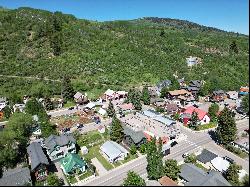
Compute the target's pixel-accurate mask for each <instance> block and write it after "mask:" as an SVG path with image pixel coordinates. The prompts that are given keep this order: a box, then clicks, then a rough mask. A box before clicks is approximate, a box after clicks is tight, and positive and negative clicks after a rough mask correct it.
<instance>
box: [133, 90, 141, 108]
mask: <svg viewBox="0 0 250 187" xmlns="http://www.w3.org/2000/svg"><path fill="white" fill-rule="evenodd" d="M132 104H133V105H134V107H135V109H136V110H141V108H142V105H141V96H140V94H139V93H138V92H135V94H134V98H132Z"/></svg>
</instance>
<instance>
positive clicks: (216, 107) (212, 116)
mask: <svg viewBox="0 0 250 187" xmlns="http://www.w3.org/2000/svg"><path fill="white" fill-rule="evenodd" d="M218 111H219V105H218V104H216V103H213V104H211V106H210V107H209V108H208V115H209V117H210V119H211V121H212V122H215V121H217V113H218Z"/></svg>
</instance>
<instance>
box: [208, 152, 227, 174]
mask: <svg viewBox="0 0 250 187" xmlns="http://www.w3.org/2000/svg"><path fill="white" fill-rule="evenodd" d="M211 164H212V166H213V167H214V169H216V170H217V171H219V172H221V173H224V172H225V171H227V169H228V167H229V166H230V162H228V161H227V160H226V159H224V158H222V157H219V156H217V157H216V158H214V159H213V160H211Z"/></svg>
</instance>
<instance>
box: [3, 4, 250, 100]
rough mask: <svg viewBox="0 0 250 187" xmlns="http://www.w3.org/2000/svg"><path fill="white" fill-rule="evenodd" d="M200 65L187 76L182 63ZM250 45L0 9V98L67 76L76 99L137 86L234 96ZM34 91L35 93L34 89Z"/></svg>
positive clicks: (140, 24)
mask: <svg viewBox="0 0 250 187" xmlns="http://www.w3.org/2000/svg"><path fill="white" fill-rule="evenodd" d="M188 56H197V57H200V58H202V60H203V63H202V64H200V65H197V67H193V68H192V69H189V68H188V67H187V64H186V57H188ZM248 60H249V37H248V36H245V35H241V34H237V33H229V32H224V31H221V30H219V29H214V28H211V27H205V26H201V25H198V24H195V23H191V22H188V21H181V20H174V19H162V18H141V19H136V20H128V21H112V22H94V21H88V20H82V19H77V18H75V17H74V16H72V15H66V14H62V13H60V12H55V13H52V12H48V11H43V10H36V9H31V8H19V9H16V10H6V9H0V75H7V76H0V96H1V95H3V96H8V97H9V96H11V95H13V94H18V95H22V94H29V93H31V91H32V90H34V89H35V88H36V87H39V86H40V87H44V89H48V90H49V91H50V93H51V94H59V93H60V84H58V82H57V83H53V81H45V80H44V81H38V80H33V79H24V78H14V77H9V76H13V75H15V76H20V77H39V78H48V79H56V80H60V79H62V77H64V76H69V77H70V78H71V80H72V83H73V85H74V88H75V89H76V90H79V91H89V92H94V93H98V92H100V91H102V90H105V89H107V88H113V89H119V88H123V89H127V88H129V87H131V86H137V85H141V84H142V83H150V84H154V83H156V82H158V81H160V80H163V79H171V80H173V79H174V77H173V74H174V73H175V74H177V75H178V77H179V78H182V77H185V80H191V79H202V80H205V82H206V85H207V86H206V89H207V90H208V91H212V90H215V89H224V90H232V89H238V88H239V87H240V86H241V85H245V84H247V83H248V72H249V64H248ZM38 83H39V86H38V85H37V84H38Z"/></svg>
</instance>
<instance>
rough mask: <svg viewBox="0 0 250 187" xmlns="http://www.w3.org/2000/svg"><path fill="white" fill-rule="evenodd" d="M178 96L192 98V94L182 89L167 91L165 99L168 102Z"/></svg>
mask: <svg viewBox="0 0 250 187" xmlns="http://www.w3.org/2000/svg"><path fill="white" fill-rule="evenodd" d="M179 96H185V97H187V98H188V97H191V96H192V93H191V92H189V91H187V90H184V89H181V90H174V91H169V92H168V93H167V98H168V99H170V100H173V99H177V98H178V97H179Z"/></svg>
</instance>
